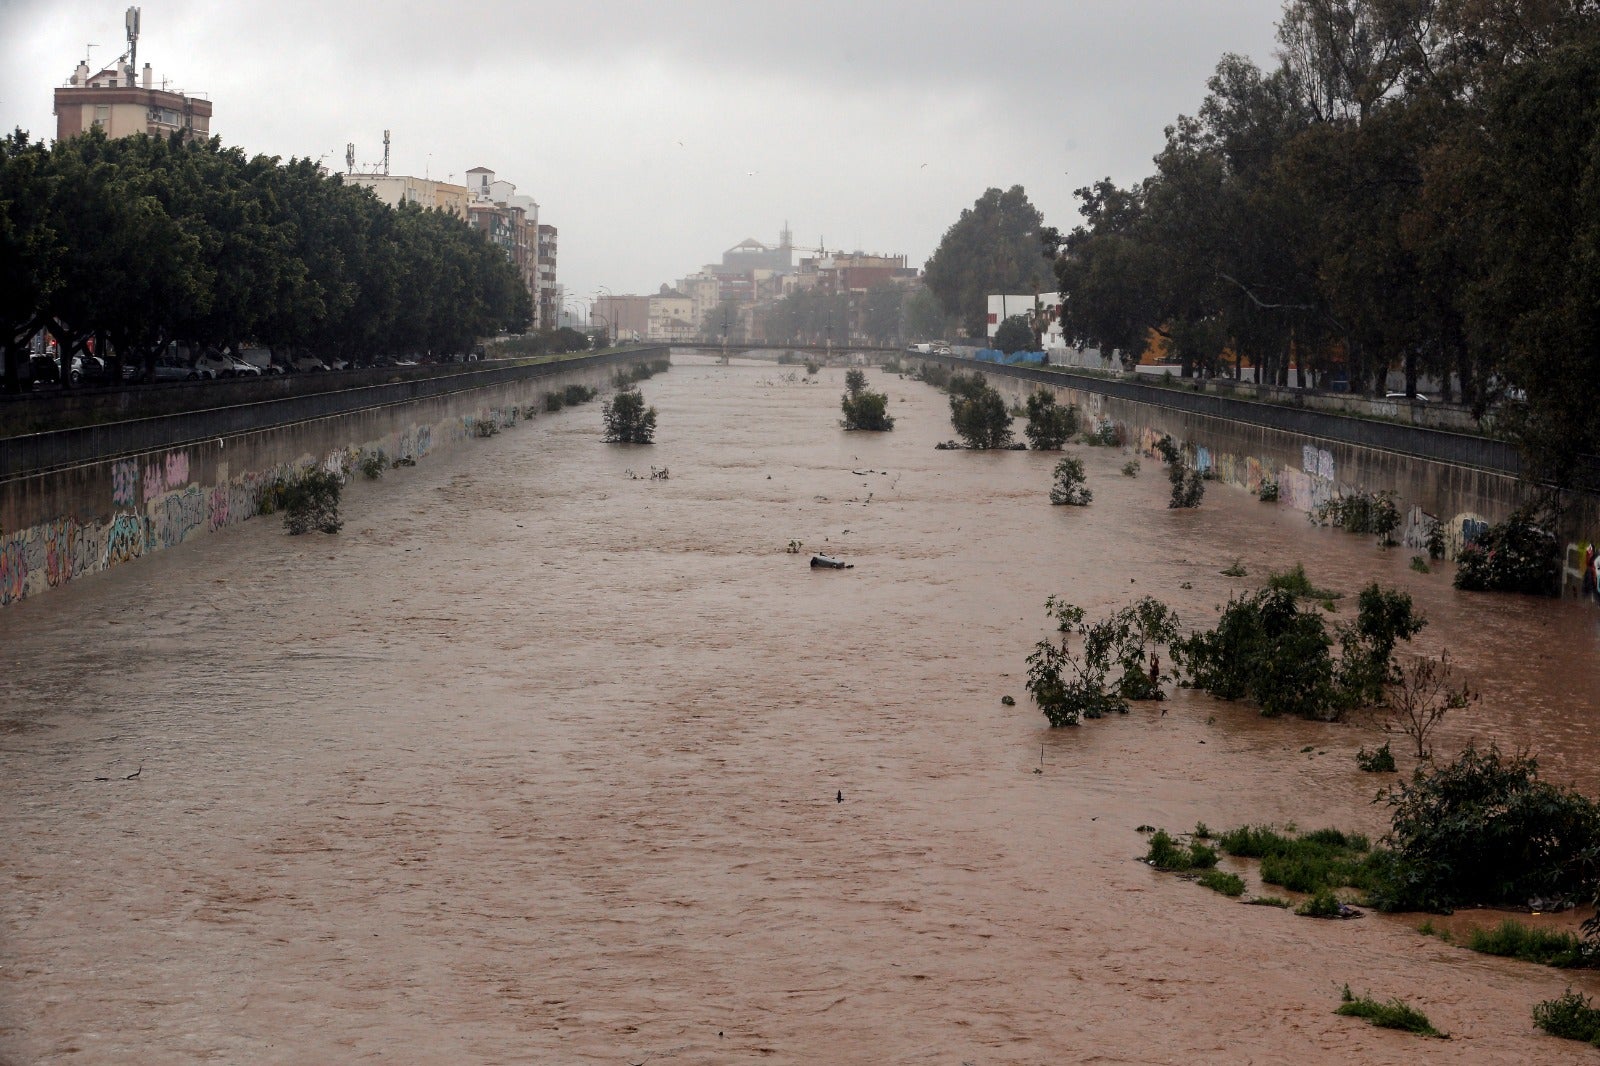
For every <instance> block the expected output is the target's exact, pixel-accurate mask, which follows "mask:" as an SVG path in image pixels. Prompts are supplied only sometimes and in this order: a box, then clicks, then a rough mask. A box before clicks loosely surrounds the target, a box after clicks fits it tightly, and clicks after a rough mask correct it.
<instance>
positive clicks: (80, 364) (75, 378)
mask: <svg viewBox="0 0 1600 1066" xmlns="http://www.w3.org/2000/svg"><path fill="white" fill-rule="evenodd" d="M67 380H68V381H70V382H72V384H74V385H82V384H84V383H85V382H87V383H88V384H91V385H97V384H105V383H107V382H109V381H111V380H112V377H111V364H110V363H108V362H106V361H105V360H104V359H102V358H100V357H99V356H98V355H85V354H84V353H83V352H79V353H78V354H77V355H75V356H73V357H72V371H71V373H70V374H68V375H67Z"/></svg>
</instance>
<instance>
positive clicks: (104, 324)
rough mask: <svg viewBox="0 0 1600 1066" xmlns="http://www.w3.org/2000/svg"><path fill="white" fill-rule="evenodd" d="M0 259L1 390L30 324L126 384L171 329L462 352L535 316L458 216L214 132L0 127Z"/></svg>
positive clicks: (368, 351)
mask: <svg viewBox="0 0 1600 1066" xmlns="http://www.w3.org/2000/svg"><path fill="white" fill-rule="evenodd" d="M0 263H4V268H3V269H4V271H5V273H4V275H0V327H3V329H4V336H3V340H4V343H5V356H6V360H5V362H6V375H5V388H6V390H7V391H12V392H15V391H17V390H18V389H19V388H20V382H21V374H20V369H21V363H22V361H23V360H25V359H26V358H27V351H28V342H29V339H30V338H31V337H32V336H33V335H34V334H35V333H37V332H38V331H39V330H41V329H48V330H49V331H50V332H51V334H52V335H53V336H54V337H55V338H56V339H57V340H58V341H59V342H60V344H61V346H62V350H63V353H64V354H63V362H64V363H65V362H66V361H67V360H69V359H70V358H71V356H72V355H73V354H74V353H78V352H83V351H87V350H89V349H90V348H91V346H92V347H93V349H94V350H95V351H97V352H100V353H106V354H109V355H110V356H111V358H112V364H113V372H114V375H115V380H120V379H121V366H120V363H121V362H122V361H123V360H134V361H136V362H137V363H138V364H139V365H141V366H143V368H144V373H145V376H147V377H148V376H150V375H152V374H153V373H154V365H155V362H156V359H157V357H158V355H159V354H160V353H161V352H162V351H164V350H165V348H166V346H167V345H168V344H169V343H170V342H173V341H179V342H183V343H186V344H188V345H189V346H190V347H191V348H202V347H208V346H209V347H216V348H226V347H233V348H237V347H238V346H240V345H241V344H242V343H244V342H246V341H251V342H254V343H258V344H264V345H268V346H274V347H276V346H284V347H290V348H297V347H310V348H314V349H316V350H317V351H318V352H321V353H326V354H330V355H339V356H343V357H345V358H349V359H352V360H354V361H364V360H365V359H366V358H368V357H370V356H373V355H376V354H386V353H427V352H433V353H454V352H464V351H466V350H468V349H469V348H470V347H471V345H472V343H473V341H474V338H476V337H478V336H482V335H486V334H493V333H495V332H497V331H500V330H511V331H513V332H515V331H520V330H521V329H522V328H524V327H525V326H526V325H527V323H528V322H529V321H530V319H531V317H532V302H531V298H530V297H529V294H528V290H527V288H526V286H524V285H523V284H522V281H521V278H520V277H519V276H518V273H517V269H516V267H515V266H514V265H513V264H512V263H511V262H510V260H509V259H508V258H507V257H506V255H505V253H504V252H503V251H502V250H501V249H499V248H498V247H496V246H495V245H493V244H491V243H489V242H488V241H487V240H485V239H484V237H483V235H482V234H480V233H477V232H476V231H474V230H473V229H471V228H470V227H469V226H468V225H467V222H466V221H465V220H464V219H461V218H458V217H457V216H455V215H452V214H449V213H446V212H443V211H437V210H431V209H430V210H423V209H421V208H418V207H417V206H416V205H414V204H404V205H402V206H401V207H400V208H398V209H391V208H389V207H387V206H385V205H384V204H383V203H381V202H380V201H379V200H378V199H377V198H376V197H375V196H374V195H373V194H372V193H371V191H370V190H367V189H364V188H360V187H357V186H349V185H345V184H344V183H343V181H342V179H341V178H340V177H339V176H338V175H328V174H327V173H325V172H324V171H323V170H322V168H321V167H320V166H318V165H317V163H316V162H315V161H314V160H310V159H290V160H289V161H288V162H287V163H284V162H280V160H279V159H278V158H277V157H275V156H261V155H258V156H253V157H251V156H246V155H245V153H244V151H243V150H242V149H240V148H233V147H225V146H223V144H222V143H221V141H220V140H218V139H216V138H212V139H211V140H206V141H192V142H188V143H184V142H180V141H176V140H163V139H160V138H153V137H149V136H146V135H143V134H140V135H135V136H132V137H124V138H118V139H116V140H111V139H108V138H107V137H106V136H105V134H104V132H103V131H102V130H100V129H99V128H98V127H96V128H94V129H91V130H89V131H88V132H86V133H84V134H82V135H80V136H77V137H72V138H69V139H65V140H61V141H57V142H56V143H55V144H54V145H52V146H50V147H46V146H45V145H44V144H42V143H38V142H31V141H30V140H29V139H28V136H27V134H25V133H24V132H22V131H21V130H17V131H16V132H14V133H13V134H11V135H10V136H9V137H6V138H4V139H3V140H0Z"/></svg>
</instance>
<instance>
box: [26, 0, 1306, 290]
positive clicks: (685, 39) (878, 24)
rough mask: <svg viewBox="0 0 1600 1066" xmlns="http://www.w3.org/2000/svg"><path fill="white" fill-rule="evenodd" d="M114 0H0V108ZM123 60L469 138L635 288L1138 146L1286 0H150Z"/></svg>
mask: <svg viewBox="0 0 1600 1066" xmlns="http://www.w3.org/2000/svg"><path fill="white" fill-rule="evenodd" d="M127 6H128V5H127V4H126V3H125V2H118V0H0V125H3V127H4V128H5V129H10V128H12V127H13V126H21V127H22V128H24V129H26V130H28V131H30V132H31V133H32V134H33V135H34V136H35V137H38V138H42V139H45V140H49V139H51V138H53V137H54V135H55V120H54V118H53V117H52V115H51V92H52V90H53V89H54V88H55V87H56V86H57V85H60V84H62V83H63V82H64V81H65V80H66V79H67V78H68V77H69V76H70V74H71V73H72V68H73V67H74V66H75V65H76V64H77V62H78V60H79V59H81V58H83V56H84V54H85V52H84V46H85V45H86V44H87V43H89V42H94V43H96V44H98V45H99V47H97V48H96V49H94V51H93V53H92V55H93V64H94V66H95V68H96V69H99V68H100V67H101V66H103V65H105V64H108V63H109V62H110V61H112V60H114V59H115V58H116V57H117V56H118V55H119V54H121V53H122V51H123V50H124V43H123V36H124V35H123V12H124V11H125V10H126V7H127ZM139 6H140V7H141V8H142V10H143V32H142V35H141V37H140V41H139V62H140V65H141V66H142V65H143V63H145V62H149V63H151V64H152V65H153V67H154V71H155V76H156V78H157V79H158V81H159V79H161V78H163V77H165V78H168V79H171V83H172V87H173V88H177V89H180V90H182V91H186V92H200V93H203V94H205V95H206V96H208V97H209V98H210V99H211V100H212V102H213V105H214V107H215V116H214V117H213V119H212V125H211V129H212V132H213V133H215V134H217V135H219V136H221V138H222V139H223V141H224V142H225V143H228V144H236V145H239V146H241V147H242V148H244V149H245V150H246V151H249V152H251V153H257V152H260V153H265V154H269V155H278V156H283V157H285V158H287V157H289V156H310V157H312V158H321V159H323V160H324V162H325V163H326V164H327V165H328V166H330V167H331V168H335V169H342V167H343V165H344V151H345V143H346V142H348V141H354V142H355V144H356V154H357V163H358V167H360V166H369V167H370V166H371V165H373V164H376V163H378V162H379V161H380V160H381V157H382V150H383V146H382V137H383V130H384V129H386V128H387V129H389V130H391V131H392V138H393V145H392V148H391V163H390V171H391V173H396V174H405V173H414V174H418V175H421V174H423V173H424V172H426V173H428V174H430V175H431V176H433V177H436V178H446V177H450V176H454V177H455V179H456V180H458V181H459V180H460V179H461V176H462V174H463V173H464V172H465V171H466V170H468V169H469V168H471V167H474V166H487V167H491V168H493V169H494V170H495V171H497V173H498V176H500V177H502V178H504V179H506V180H509V181H513V182H515V183H516V184H517V186H518V191H519V192H524V193H528V194H531V195H532V196H533V197H534V198H535V199H537V200H538V201H539V204H540V212H541V221H545V222H549V223H551V224H553V225H555V226H557V227H559V229H560V231H561V235H560V259H559V264H558V280H560V281H562V282H563V283H565V284H566V286H567V291H568V292H569V293H571V294H575V295H585V296H587V295H592V294H593V293H594V292H595V291H596V289H597V287H598V286H601V285H604V286H606V287H607V288H609V289H610V290H611V291H612V292H615V293H619V294H620V293H623V292H650V291H654V289H655V287H656V286H658V285H659V284H661V283H662V282H667V281H672V280H674V279H676V278H678V277H681V276H682V275H683V274H685V273H688V272H691V271H693V270H695V269H697V268H698V267H699V266H700V265H702V264H704V263H708V262H714V261H716V260H717V259H718V258H719V257H720V256H721V253H722V250H723V249H724V248H727V247H729V246H731V245H732V244H734V243H736V242H738V241H739V240H742V239H743V238H745V237H755V238H757V239H759V240H764V241H767V242H768V243H773V242H775V241H776V239H777V234H778V229H779V227H780V226H781V225H782V224H783V222H784V221H785V220H786V219H787V220H788V221H789V223H790V225H791V226H792V227H793V229H794V233H795V240H796V243H798V244H801V245H814V244H817V243H818V242H820V241H825V242H826V244H827V246H828V247H829V248H833V249H836V248H841V247H842V248H844V249H845V250H855V249H860V250H864V251H868V252H882V253H889V254H896V253H905V254H906V255H907V256H908V257H909V261H910V262H911V263H912V264H914V265H917V266H920V265H921V264H922V263H923V261H924V260H926V258H927V257H928V255H929V254H931V253H932V251H933V249H934V248H935V247H936V246H937V245H938V242H939V239H940V237H941V236H942V235H943V233H944V231H945V229H946V228H947V227H948V226H949V225H950V224H951V223H952V222H954V221H955V220H956V218H957V216H959V214H960V213H961V209H962V208H963V207H967V206H970V205H971V204H972V202H973V201H974V200H975V199H977V197H978V196H979V195H980V194H982V192H983V191H984V189H986V188H988V187H990V186H1000V187H1002V188H1005V187H1009V186H1011V185H1014V184H1019V183H1020V184H1021V185H1023V186H1024V187H1025V188H1026V189H1027V191H1028V194H1029V196H1030V198H1031V199H1032V200H1033V202H1034V203H1035V204H1036V205H1037V206H1038V207H1039V208H1040V210H1042V211H1043V212H1044V214H1045V218H1046V221H1047V222H1049V223H1050V224H1052V225H1056V226H1060V227H1062V228H1068V227H1070V226H1071V225H1072V224H1073V223H1074V222H1075V221H1076V218H1077V216H1076V214H1075V213H1074V206H1075V202H1074V200H1073V198H1072V190H1073V189H1074V188H1077V187H1078V186H1080V185H1084V184H1087V183H1088V182H1090V181H1092V180H1094V179H1096V178H1099V177H1103V176H1106V175H1110V176H1111V177H1113V178H1115V179H1117V180H1118V181H1122V182H1126V181H1131V180H1134V179H1137V178H1140V177H1143V176H1145V175H1146V174H1148V173H1149V172H1150V169H1151V165H1150V157H1151V156H1152V155H1154V154H1155V152H1156V151H1157V150H1159V148H1160V147H1161V144H1162V127H1163V126H1165V125H1166V124H1167V123H1169V122H1171V121H1172V120H1173V118H1175V117H1176V116H1177V115H1178V114H1180V113H1192V112H1193V111H1194V110H1195V109H1196V108H1197V107H1198V105H1199V102H1200V100H1201V98H1202V97H1203V95H1204V92H1205V80H1206V78H1207V76H1208V75H1209V74H1210V73H1211V71H1212V69H1213V68H1214V67H1215V65H1216V62H1217V60H1218V59H1219V58H1220V57H1221V56H1222V54H1223V53H1224V52H1238V53H1242V54H1245V55H1248V56H1250V57H1251V58H1252V59H1254V60H1255V61H1256V62H1257V63H1258V64H1261V65H1263V66H1265V65H1268V64H1269V63H1271V61H1272V52H1273V32H1274V23H1275V22H1276V20H1277V17H1278V15H1279V13H1280V11H1281V7H1282V5H1281V0H1207V2H1182V0H1122V2H1113V0H1054V2H1050V0H1015V2H1012V3H1008V4H997V3H978V2H967V0H922V2H910V0H908V2H904V3H883V2H878V0H853V2H852V0H806V2H803V3H792V4H784V3H761V2H754V3H752V2H750V0H739V2H723V0H716V2H705V0H687V2H680V3H663V2H650V3H626V2H621V0H600V2H596V0H588V2H583V3H560V4H558V3H540V2H518V0H474V2H471V3H454V4H450V3H423V2H417V0H394V2H389V3H382V4H379V3H362V2H347V0H320V2H312V0H223V2H218V0H144V2H143V3H141V4H140V5H139Z"/></svg>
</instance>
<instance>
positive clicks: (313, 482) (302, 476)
mask: <svg viewBox="0 0 1600 1066" xmlns="http://www.w3.org/2000/svg"><path fill="white" fill-rule="evenodd" d="M278 491H279V501H278V506H279V507H281V508H282V510H283V525H284V528H285V529H287V530H288V531H289V532H290V533H291V534H292V535H295V536H298V535H300V534H302V533H309V532H311V531H312V530H313V529H315V530H317V531H319V532H322V533H337V532H339V530H340V529H342V528H343V527H344V522H343V521H342V520H341V519H340V518H339V496H340V494H341V493H342V492H343V491H344V479H343V478H342V477H340V476H339V475H338V474H335V473H333V472H331V471H328V470H324V469H323V468H322V467H319V466H314V467H309V468H307V469H305V470H302V471H301V472H300V473H298V474H296V475H295V476H293V477H291V478H289V479H288V480H286V481H285V482H284V483H283V484H282V485H281V486H279V489H278Z"/></svg>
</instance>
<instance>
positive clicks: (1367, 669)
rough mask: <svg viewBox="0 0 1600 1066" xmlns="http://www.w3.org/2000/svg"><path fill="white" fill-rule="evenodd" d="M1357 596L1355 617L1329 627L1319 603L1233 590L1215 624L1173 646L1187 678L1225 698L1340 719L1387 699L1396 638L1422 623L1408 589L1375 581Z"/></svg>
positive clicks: (1282, 592) (1280, 593) (1272, 710)
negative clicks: (1331, 629)
mask: <svg viewBox="0 0 1600 1066" xmlns="http://www.w3.org/2000/svg"><path fill="white" fill-rule="evenodd" d="M1359 603H1360V606H1359V612H1358V615H1357V618H1356V621H1355V622H1354V623H1352V624H1348V625H1344V626H1340V627H1339V628H1338V629H1337V630H1336V633H1335V634H1330V633H1329V631H1328V625H1327V622H1326V621H1325V620H1324V619H1323V615H1322V613H1321V612H1320V611H1318V610H1316V609H1305V608H1302V607H1301V606H1300V603H1299V600H1298V598H1297V597H1296V596H1295V594H1294V593H1293V592H1291V591H1288V590H1286V589H1281V588H1271V587H1268V588H1265V589H1261V590H1259V591H1257V592H1254V593H1250V594H1246V595H1241V596H1235V597H1233V598H1231V599H1230V600H1229V601H1228V605H1227V606H1226V607H1224V608H1223V611H1222V617H1221V618H1220V619H1218V621H1217V627H1216V628H1215V629H1213V630H1197V631H1196V632H1194V633H1192V634H1190V635H1189V636H1187V637H1183V638H1181V639H1179V640H1176V641H1174V642H1173V644H1172V652H1173V655H1174V656H1175V658H1176V659H1177V660H1178V662H1179V663H1180V664H1181V665H1182V666H1183V668H1184V670H1185V671H1186V672H1187V673H1188V679H1187V681H1186V683H1187V684H1192V685H1193V686H1194V687H1195V688H1198V689H1201V690H1203V691H1205V692H1209V693H1210V694H1211V695H1213V696H1216V697H1218V698H1220V699H1225V700H1237V699H1250V700H1253V701H1254V702H1255V703H1256V704H1258V705H1259V706H1260V708H1261V713H1262V714H1263V715H1265V716H1267V717H1275V716H1277V715H1281V714H1293V715H1298V716H1300V717H1303V718H1314V719H1323V720H1332V719H1338V718H1340V717H1342V716H1343V715H1344V714H1345V712H1347V711H1349V710H1352V709H1354V708H1356V707H1362V706H1367V705H1371V704H1374V703H1377V702H1379V701H1381V699H1382V697H1383V686H1384V685H1386V684H1388V683H1389V682H1390V680H1391V679H1392V678H1393V677H1394V676H1395V670H1396V667H1395V664H1394V649H1395V645H1396V644H1397V642H1399V641H1401V640H1409V639H1410V638H1411V637H1412V636H1414V635H1415V634H1416V633H1417V631H1418V630H1420V629H1421V628H1422V625H1423V624H1424V622H1423V620H1422V619H1421V618H1420V617H1418V616H1417V615H1416V614H1415V613H1414V611H1413V609H1412V606H1411V597H1410V596H1408V595H1406V594H1405V593H1401V592H1395V591H1392V590H1387V589H1383V588H1380V587H1379V586H1378V585H1376V584H1374V585H1370V586H1368V587H1367V588H1366V589H1364V590H1362V593H1361V598H1360V601H1359ZM1335 635H1336V636H1337V638H1338V643H1339V648H1340V656H1339V658H1337V659H1335V658H1334V656H1333V654H1332V648H1333V645H1334V637H1335Z"/></svg>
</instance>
